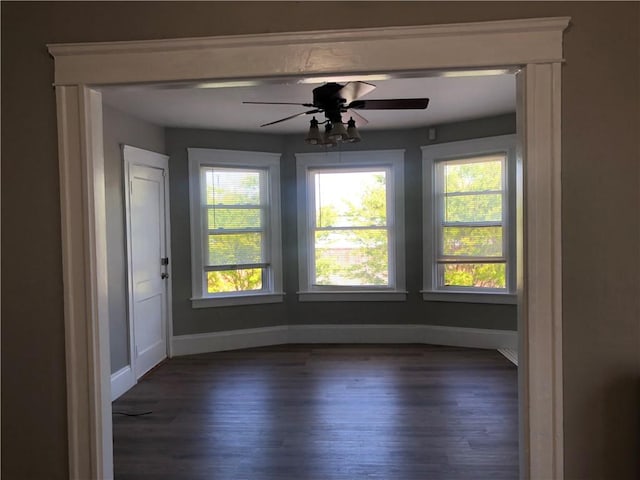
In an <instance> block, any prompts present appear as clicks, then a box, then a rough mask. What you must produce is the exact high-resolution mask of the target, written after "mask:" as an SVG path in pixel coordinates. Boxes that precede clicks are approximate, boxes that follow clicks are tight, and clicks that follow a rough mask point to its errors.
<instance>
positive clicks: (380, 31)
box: [49, 17, 570, 479]
mask: <svg viewBox="0 0 640 480" xmlns="http://www.w3.org/2000/svg"><path fill="white" fill-rule="evenodd" d="M569 20H570V19H569V18H567V17H562V18H541V19H526V20H508V21H496V22H480V23H468V24H451V25H434V26H413V27H388V28H369V29H359V30H337V31H316V32H302V33H279V34H259V35H238V36H227V37H213V38H193V39H177V40H154V41H139V42H110V43H95V44H66V45H49V52H50V53H51V55H52V56H53V57H54V59H55V83H56V96H57V109H58V132H59V133H58V145H59V157H60V183H61V210H62V237H63V238H62V244H63V275H64V296H65V338H66V347H67V363H66V365H67V412H68V415H67V417H68V418H67V425H68V442H69V471H70V478H73V479H89V478H91V479H107V478H111V477H112V475H113V473H112V445H111V425H110V422H111V409H110V403H109V394H108V392H109V390H108V378H109V366H108V330H107V328H106V325H107V322H108V315H107V309H106V308H105V297H106V294H107V293H106V281H105V279H106V261H105V258H106V248H105V238H106V234H105V224H104V188H103V187H100V186H99V183H100V182H103V181H104V177H103V172H102V168H103V158H102V154H101V150H100V149H99V148H98V146H100V145H101V144H102V131H101V120H100V119H101V105H100V102H99V93H97V92H96V91H95V90H92V89H91V88H90V87H88V86H91V85H107V84H111V85H115V84H126V83H137V82H171V81H185V82H197V81H201V80H214V79H251V78H268V77H275V76H278V77H283V76H290V77H298V78H299V77H301V76H308V75H315V74H319V75H331V74H358V73H361V72H403V71H420V70H446V69H452V68H469V67H474V68H482V67H487V68H492V67H493V68H495V67H500V66H503V67H504V66H512V67H513V66H515V67H522V70H521V75H520V78H519V85H520V88H519V112H518V115H519V120H520V121H519V125H518V134H519V143H520V154H521V158H520V165H521V173H522V176H523V181H522V183H521V184H522V185H524V197H523V199H522V202H521V204H520V205H521V207H522V208H520V209H519V212H518V215H519V217H520V218H519V222H518V223H519V224H521V225H522V232H523V236H522V237H521V248H520V251H519V258H518V266H520V267H522V268H521V270H520V272H519V277H520V278H519V282H518V307H519V313H520V314H519V334H520V338H521V346H522V350H521V352H520V367H519V372H520V389H519V402H520V418H521V426H522V428H521V429H520V449H521V462H520V464H521V478H523V479H528V478H531V479H538V478H553V479H562V478H563V473H564V472H563V430H562V422H563V419H562V335H561V333H562V331H561V328H562V284H561V258H562V257H561V243H560V238H561V230H560V229H561V221H560V220H561V209H560V206H561V204H560V201H561V185H560V160H561V155H560V152H561V125H560V108H561V86H560V65H561V63H562V61H563V56H562V36H563V31H564V30H565V29H566V27H567V26H568V24H569ZM398 52H402V54H400V55H399V54H398ZM99 127H100V128H99ZM105 337H106V338H105ZM105 383H106V385H107V388H105Z"/></svg>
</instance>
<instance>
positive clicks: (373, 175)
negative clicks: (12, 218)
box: [314, 170, 387, 227]
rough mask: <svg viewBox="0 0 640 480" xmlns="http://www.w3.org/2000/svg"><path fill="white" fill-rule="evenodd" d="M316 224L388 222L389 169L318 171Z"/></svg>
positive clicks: (368, 224)
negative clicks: (387, 174) (387, 183)
mask: <svg viewBox="0 0 640 480" xmlns="http://www.w3.org/2000/svg"><path fill="white" fill-rule="evenodd" d="M314 181H315V195H316V198H315V205H316V207H315V208H316V211H315V216H316V225H317V226H318V227H356V226H358V227H366V226H373V225H375V226H384V225H386V224H387V193H386V190H387V189H386V172H385V171H384V170H382V171H371V172H338V173H336V172H332V173H319V172H318V173H315V174H314Z"/></svg>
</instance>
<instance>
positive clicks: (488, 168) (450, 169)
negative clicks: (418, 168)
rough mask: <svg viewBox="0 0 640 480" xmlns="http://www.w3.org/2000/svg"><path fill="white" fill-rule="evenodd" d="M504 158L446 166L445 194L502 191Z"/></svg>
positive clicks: (491, 158) (448, 164)
mask: <svg viewBox="0 0 640 480" xmlns="http://www.w3.org/2000/svg"><path fill="white" fill-rule="evenodd" d="M503 158H504V156H503V155H500V156H496V155H492V156H490V157H479V158H478V159H472V160H469V161H464V162H461V163H457V162H456V163H454V162H451V163H447V164H445V167H444V179H445V182H444V191H445V193H451V192H483V191H488V190H494V191H495V190H502V159H503Z"/></svg>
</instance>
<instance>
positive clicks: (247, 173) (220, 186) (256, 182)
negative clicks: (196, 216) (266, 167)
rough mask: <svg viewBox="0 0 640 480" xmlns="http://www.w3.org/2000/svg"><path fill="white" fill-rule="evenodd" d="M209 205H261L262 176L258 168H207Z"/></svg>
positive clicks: (206, 180) (206, 178)
mask: <svg viewBox="0 0 640 480" xmlns="http://www.w3.org/2000/svg"><path fill="white" fill-rule="evenodd" d="M204 171H205V184H206V188H207V205H220V204H224V205H259V204H260V176H261V175H264V174H265V173H264V172H261V171H257V170H235V169H231V168H205V169H204Z"/></svg>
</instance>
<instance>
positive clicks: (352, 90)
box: [336, 82, 376, 105]
mask: <svg viewBox="0 0 640 480" xmlns="http://www.w3.org/2000/svg"><path fill="white" fill-rule="evenodd" d="M375 88H376V86H375V85H373V84H371V83H367V82H348V83H345V85H344V87H342V88H341V89H340V90H338V91H337V92H336V95H337V96H339V97H341V98H344V103H345V105H348V104H350V103H351V102H353V101H354V100H357V99H358V98H360V97H364V96H365V95H366V94H367V93H369V92H370V91H372V90H374V89H375Z"/></svg>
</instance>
